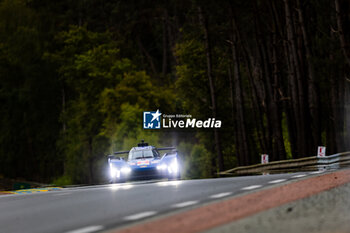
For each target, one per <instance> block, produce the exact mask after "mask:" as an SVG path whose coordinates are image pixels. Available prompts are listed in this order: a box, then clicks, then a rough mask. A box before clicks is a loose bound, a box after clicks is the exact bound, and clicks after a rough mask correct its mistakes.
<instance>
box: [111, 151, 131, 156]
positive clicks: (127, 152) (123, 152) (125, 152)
mask: <svg viewBox="0 0 350 233" xmlns="http://www.w3.org/2000/svg"><path fill="white" fill-rule="evenodd" d="M114 154H115V155H121V154H129V151H117V152H114Z"/></svg>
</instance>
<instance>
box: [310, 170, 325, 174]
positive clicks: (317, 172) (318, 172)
mask: <svg viewBox="0 0 350 233" xmlns="http://www.w3.org/2000/svg"><path fill="white" fill-rule="evenodd" d="M323 172H324V171H316V172H310V174H320V173H323Z"/></svg>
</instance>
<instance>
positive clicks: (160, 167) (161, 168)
mask: <svg viewBox="0 0 350 233" xmlns="http://www.w3.org/2000/svg"><path fill="white" fill-rule="evenodd" d="M167 168H168V166H167V165H166V164H161V165H158V166H157V169H158V170H165V169H167Z"/></svg>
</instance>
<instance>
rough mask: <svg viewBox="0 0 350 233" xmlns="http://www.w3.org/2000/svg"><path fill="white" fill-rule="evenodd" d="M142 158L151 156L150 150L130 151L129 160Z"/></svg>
mask: <svg viewBox="0 0 350 233" xmlns="http://www.w3.org/2000/svg"><path fill="white" fill-rule="evenodd" d="M143 158H153V152H152V150H138V151H135V150H133V151H130V153H129V160H134V159H143Z"/></svg>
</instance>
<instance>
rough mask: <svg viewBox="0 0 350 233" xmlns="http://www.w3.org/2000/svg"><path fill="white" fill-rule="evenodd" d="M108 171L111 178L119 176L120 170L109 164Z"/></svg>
mask: <svg viewBox="0 0 350 233" xmlns="http://www.w3.org/2000/svg"><path fill="white" fill-rule="evenodd" d="M109 172H110V175H111V177H112V178H115V177H117V178H119V177H120V171H119V170H118V169H116V168H115V167H113V166H110V168H109Z"/></svg>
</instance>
